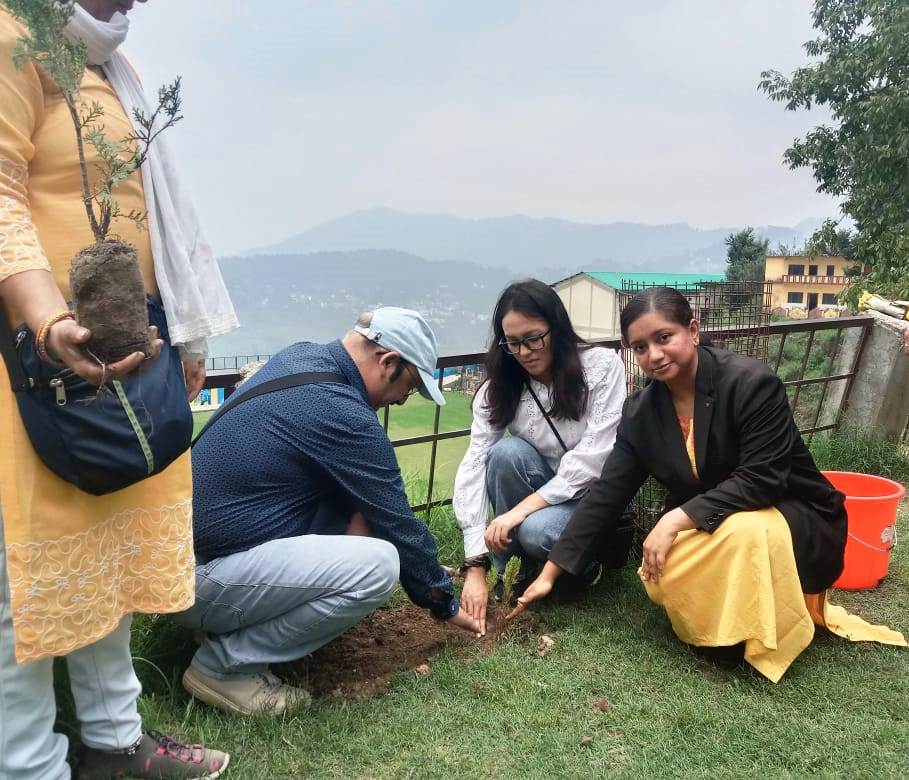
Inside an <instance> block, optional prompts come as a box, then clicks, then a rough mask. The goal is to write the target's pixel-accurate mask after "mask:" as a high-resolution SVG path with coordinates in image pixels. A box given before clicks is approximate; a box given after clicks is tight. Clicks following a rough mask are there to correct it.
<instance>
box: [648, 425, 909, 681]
mask: <svg viewBox="0 0 909 780" xmlns="http://www.w3.org/2000/svg"><path fill="white" fill-rule="evenodd" d="M679 422H680V423H681V426H682V433H683V435H684V437H685V448H686V451H687V453H688V459H689V460H690V461H691V468H692V471H693V472H694V474H695V476H697V466H696V464H695V459H694V430H693V429H694V424H693V422H692V421H691V420H690V419H688V418H679ZM644 588H645V589H646V590H647V595H648V596H649V597H650V599H651V600H652V601H654V602H655V603H657V604H660V605H662V606H663V608H664V609H665V610H666V614H667V615H668V616H669V620H670V622H671V623H672V628H673V630H674V631H675V633H676V635H677V636H678V637H679V639H681V640H682V641H683V642H686V643H688V644H690V645H697V646H701V647H728V646H731V645H737V644H739V643H740V642H744V643H745V660H746V661H747V662H748V663H749V664H751V665H752V666H753V667H754V668H755V669H757V670H758V671H759V672H760V673H761V674H763V675H764V676H765V677H767V678H768V679H769V680H772V681H773V682H779V680H780V678H781V677H782V676H783V674H785V672H786V670H787V669H788V668H789V666H790V665H791V664H792V662H793V661H794V660H795V659H796V658H797V657H798V656H799V654H800V653H801V652H802V651H803V650H804V649H805V648H806V647H808V645H809V644H811V640H812V639H813V638H814V627H815V625H818V626H823V627H824V628H826V629H828V630H829V631H831V632H833V633H834V634H836V635H837V636H841V637H843V638H844V639H850V640H852V641H855V642H860V641H869V642H881V643H883V644H891V645H901V646H905V645H906V640H905V639H904V638H903V635H902V634H900V633H899V632H898V631H891V630H890V629H889V628H886V627H885V626H874V625H871V624H869V623H866V622H865V621H864V620H862V619H861V618H859V617H856V616H855V615H850V614H848V613H847V612H846V611H845V610H844V609H842V608H841V607H835V606H833V605H831V604H828V602H827V594H826V592H825V593H815V594H811V595H805V594H803V593H802V588H801V583H800V581H799V574H798V569H797V567H796V563H795V553H794V551H793V548H792V534H791V533H790V531H789V525H788V523H787V522H786V519H785V518H784V517H783V515H782V514H781V513H780V511H779V510H778V509H776V508H775V507H768V508H767V509H758V510H756V511H753V512H735V513H734V514H731V515H729V517H727V518H726V520H725V521H723V523H722V524H721V525H720V526H719V527H718V528H717V529H716V531H714V532H713V533H712V534H707V533H704V532H703V531H698V530H691V531H682V532H681V533H679V535H678V536H677V537H676V540H675V543H674V544H673V545H672V548H671V549H670V550H669V554H668V555H667V556H666V565H665V568H664V571H663V576H662V577H660V579H659V580H658V581H654V580H645V581H644Z"/></svg>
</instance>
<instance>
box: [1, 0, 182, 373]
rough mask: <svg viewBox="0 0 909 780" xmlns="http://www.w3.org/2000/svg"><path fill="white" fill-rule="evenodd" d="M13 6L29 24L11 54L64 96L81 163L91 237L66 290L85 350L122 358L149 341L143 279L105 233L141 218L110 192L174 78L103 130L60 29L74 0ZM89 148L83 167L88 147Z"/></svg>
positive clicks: (79, 61)
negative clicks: (148, 109) (117, 135)
mask: <svg viewBox="0 0 909 780" xmlns="http://www.w3.org/2000/svg"><path fill="white" fill-rule="evenodd" d="M4 3H5V5H6V6H7V8H8V9H9V10H10V11H11V12H12V14H13V15H14V16H15V17H16V18H18V19H19V20H20V21H22V22H23V23H24V24H25V26H26V27H27V28H28V34H27V35H25V36H23V37H22V38H20V39H19V40H18V41H17V42H16V44H15V46H14V48H13V61H14V62H15V64H16V67H18V68H22V67H24V66H25V65H26V64H27V63H28V62H35V63H36V64H37V65H38V66H39V67H41V68H43V69H44V70H45V71H46V72H47V73H48V75H49V76H50V77H51V79H52V80H53V82H54V84H56V86H57V88H58V89H59V90H60V94H61V95H62V96H63V100H64V102H65V103H66V107H67V109H68V110H69V115H70V117H71V119H72V122H73V129H74V131H75V136H76V150H77V153H78V156H79V167H80V170H81V189H82V202H83V204H84V206H85V214H86V217H87V218H88V223H89V226H90V227H91V231H92V235H93V236H94V239H95V243H94V244H93V245H92V246H89V247H86V248H84V249H82V250H80V251H79V252H77V253H76V256H75V257H74V259H73V262H72V266H71V269H70V292H71V294H72V297H73V303H74V308H75V314H76V319H77V320H78V321H79V323H80V324H81V325H84V326H85V327H86V328H88V329H89V330H91V332H92V339H91V341H90V343H89V347H88V348H89V351H90V353H91V354H92V355H94V356H95V357H96V358H97V359H98V360H99V361H100V362H101V363H110V362H115V361H117V360H120V359H121V358H124V357H126V356H127V355H129V354H131V353H133V352H136V351H146V350H147V347H148V314H147V309H146V304H145V286H144V282H143V280H142V275H141V272H140V270H139V263H138V253H137V250H136V247H135V246H133V245H132V244H128V243H126V242H124V241H122V240H120V239H119V238H117V237H116V236H114V235H112V234H111V232H110V231H111V225H112V223H113V222H114V221H115V220H118V219H126V220H129V221H131V222H133V223H134V224H135V225H136V226H137V227H139V228H142V227H143V226H144V225H145V222H146V219H147V214H146V212H145V211H143V210H138V209H130V210H129V211H123V210H121V207H120V204H119V203H118V202H117V199H116V198H115V197H114V190H115V189H116V187H117V185H119V184H121V183H122V182H123V181H125V180H126V179H128V178H129V177H130V176H132V175H134V174H135V173H136V172H137V171H138V170H139V169H140V168H141V167H142V164H143V163H144V162H145V160H146V158H147V156H148V151H149V148H150V147H151V144H152V143H153V142H154V140H155V139H156V138H157V137H158V135H160V134H161V133H162V132H163V131H164V130H166V129H167V128H169V127H172V126H173V125H175V124H176V123H177V122H179V121H180V120H181V119H182V118H183V117H182V115H181V114H180V108H181V98H180V78H179V77H178V78H177V79H176V80H175V81H174V82H173V84H170V85H167V86H164V87H161V89H159V90H158V105H157V107H156V108H155V110H154V111H153V112H152V113H151V115H150V116H148V115H146V114H145V113H144V112H143V111H141V110H139V109H134V110H133V116H132V118H133V122H132V125H133V129H132V131H131V132H130V133H129V134H127V135H126V136H125V137H124V138H121V139H119V140H112V139H110V138H109V137H108V136H107V135H106V134H105V127H104V124H103V119H104V109H103V107H102V106H101V104H100V103H98V102H97V101H93V102H92V103H91V104H86V103H84V102H83V101H82V100H81V97H80V93H79V87H80V84H81V83H82V78H83V76H84V74H85V69H86V66H87V64H88V58H87V52H86V48H85V45H84V44H83V43H81V42H79V41H72V40H70V39H69V38H68V37H67V36H66V35H65V33H64V29H65V27H66V25H67V24H68V23H69V20H70V18H71V16H72V14H73V11H74V5H75V0H4ZM87 146H90V147H91V148H93V149H94V151H95V160H94V161H93V164H92V167H93V168H94V170H95V176H94V177H92V176H90V175H89V164H88V161H87V159H86V147H87Z"/></svg>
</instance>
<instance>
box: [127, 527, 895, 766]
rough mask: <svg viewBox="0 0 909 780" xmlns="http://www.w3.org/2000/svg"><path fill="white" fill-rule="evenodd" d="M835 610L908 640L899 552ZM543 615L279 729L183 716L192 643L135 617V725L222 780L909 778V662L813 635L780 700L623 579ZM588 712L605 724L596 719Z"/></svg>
mask: <svg viewBox="0 0 909 780" xmlns="http://www.w3.org/2000/svg"><path fill="white" fill-rule="evenodd" d="M907 521H909V513H907V512H904V513H903V516H902V518H901V524H902V526H903V528H906V524H907ZM431 527H432V529H433V531H434V533H435V534H436V536H437V538H438V539H439V541H440V547H441V549H442V550H443V557H445V556H446V555H448V556H452V555H454V556H456V554H457V550H458V549H459V543H460V539H459V534H458V531H457V529H456V527H455V525H454V521H453V518H452V516H451V513H450V510H440V511H436V512H434V513H433V516H432V518H431ZM907 532H909V531H907ZM448 559H449V560H452V561H454V560H456V557H455V558H454V559H453V558H450V557H449V558H448ZM834 595H835V599H834V600H835V602H836V603H841V604H844V605H845V606H847V607H849V608H851V609H853V610H854V611H856V612H858V613H860V614H861V615H862V616H863V617H865V618H867V619H869V620H871V621H873V622H881V623H888V624H889V625H891V626H892V627H894V628H898V629H901V630H902V631H904V632H906V631H909V545H903V546H899V547H897V548H896V549H895V551H894V554H893V559H892V562H891V567H890V575H889V577H888V578H887V579H886V580H885V582H884V583H883V584H882V585H881V587H879V588H878V589H876V590H874V591H871V592H865V593H848V594H847V593H835V594H834ZM536 614H537V617H538V621H539V622H538V624H537V625H536V626H534V627H533V628H524V629H522V630H520V631H518V632H516V633H515V634H513V635H510V636H507V637H506V638H505V640H504V641H503V642H502V643H501V644H500V645H499V646H498V647H497V648H495V649H494V650H493V651H492V652H490V653H488V654H483V653H481V652H479V650H477V651H473V652H471V651H468V653H467V654H466V656H464V655H463V654H460V655H455V654H443V655H442V656H437V657H436V658H435V659H434V660H433V661H431V669H432V671H431V673H430V674H429V675H428V676H426V677H419V678H418V677H416V676H415V675H414V674H413V673H407V672H402V673H401V674H400V675H398V677H396V679H395V681H394V683H393V685H392V688H391V690H390V691H389V692H388V693H387V694H385V695H382V696H378V697H375V698H370V699H365V700H360V701H340V700H337V699H322V700H317V701H316V702H315V704H314V705H313V707H312V708H311V709H309V710H306V711H304V712H301V713H298V714H296V715H293V716H287V717H284V718H281V719H278V720H271V719H266V718H257V719H251V720H244V719H240V718H234V717H229V716H227V715H224V714H221V713H218V712H216V711H214V710H211V709H209V708H206V707H204V706H199V705H196V704H195V703H193V702H192V701H190V700H189V698H188V697H187V696H186V695H185V694H184V692H183V690H182V688H181V687H180V684H179V676H180V674H181V673H182V671H183V668H184V666H185V664H186V663H187V662H188V660H189V658H190V656H191V654H192V651H193V644H192V641H191V639H190V637H189V636H187V635H186V633H185V632H182V631H180V630H178V629H176V628H174V627H173V626H172V624H171V623H170V621H169V620H168V619H167V618H151V617H144V618H139V619H138V620H137V624H136V627H135V630H134V648H133V649H134V653H135V655H136V656H138V657H140V658H141V660H137V664H136V666H137V669H138V671H139V674H140V676H141V678H142V680H143V684H144V690H145V693H144V694H143V696H142V699H141V710H142V714H143V717H144V718H145V719H146V722H147V723H148V724H149V725H151V726H154V727H155V728H161V729H164V730H170V731H176V732H180V733H182V734H186V735H189V736H191V737H192V738H193V739H201V740H204V741H206V742H209V743H211V744H214V745H218V746H220V747H224V748H226V749H228V750H230V752H231V753H232V755H233V760H232V763H231V771H230V774H229V777H231V778H252V779H255V780H258V779H260V778H262V779H264V778H270V779H271V778H302V777H319V778H322V777H330V778H380V777H381V778H385V777H413V778H451V777H471V778H472V777H484V778H485V777H488V778H499V777H503V776H504V777H532V778H537V777H540V778H543V777H571V778H574V777H577V778H583V777H594V776H598V775H608V776H617V777H654V778H657V777H669V776H674V777H679V776H687V777H760V776H774V777H805V776H807V775H809V774H816V775H818V776H822V777H869V778H871V777H874V778H891V777H892V778H901V777H906V776H907V775H909V708H907V704H909V651H907V650H905V649H901V648H893V647H881V646H875V645H862V644H852V643H849V642H846V641H844V640H840V639H836V638H833V637H830V636H827V635H823V636H818V637H817V638H816V639H815V642H814V644H813V645H812V646H811V647H810V648H809V649H808V650H807V651H806V652H805V653H804V654H803V655H802V656H801V657H800V658H799V659H798V660H797V661H796V663H795V664H794V666H793V667H792V668H791V669H790V670H789V672H788V673H787V675H786V676H785V677H784V678H783V680H782V682H781V683H780V684H778V685H773V684H771V683H769V682H767V681H766V680H765V679H764V678H762V677H761V676H760V675H758V674H757V673H756V672H754V671H753V670H751V668H750V667H743V668H735V669H724V668H721V667H718V666H715V665H714V664H712V663H711V662H709V661H706V660H703V659H701V658H700V657H699V656H696V655H695V654H694V653H693V652H691V651H690V650H689V649H687V648H686V647H685V646H684V645H682V644H681V643H680V642H679V641H678V640H677V639H676V638H675V636H674V634H673V633H672V630H671V627H670V626H669V624H668V621H667V619H666V617H665V615H664V613H663V611H662V610H661V609H660V608H659V607H657V606H656V605H654V604H651V603H650V602H649V601H648V600H647V598H646V596H645V595H644V592H643V590H642V588H641V586H640V583H639V582H638V580H637V577H636V576H635V574H634V571H633V569H632V567H631V566H629V567H628V568H627V569H626V570H624V571H622V572H619V573H613V574H612V575H610V576H609V577H608V578H607V579H606V580H605V581H604V582H603V583H602V584H601V585H600V586H599V587H598V588H597V590H596V591H595V592H594V593H593V594H591V595H590V596H589V597H587V598H586V599H584V600H582V601H581V602H580V603H576V604H573V605H559V604H556V603H549V604H546V605H545V606H543V607H541V608H540V609H538V610H537V611H536ZM543 631H545V632H546V633H548V634H549V635H551V636H552V637H553V639H554V640H555V647H554V649H553V651H552V652H551V653H550V654H549V655H548V656H546V657H545V658H541V657H539V656H538V655H537V653H536V650H535V648H536V644H537V641H538V635H539V634H540V633H541V632H543ZM598 697H604V698H605V699H606V700H607V701H608V702H609V708H608V711H606V712H600V711H599V710H596V709H595V708H594V707H593V702H594V701H595V700H596V699H597V698H598ZM588 736H589V737H591V739H590V740H589V741H585V743H584V744H582V743H581V740H582V738H584V737H588Z"/></svg>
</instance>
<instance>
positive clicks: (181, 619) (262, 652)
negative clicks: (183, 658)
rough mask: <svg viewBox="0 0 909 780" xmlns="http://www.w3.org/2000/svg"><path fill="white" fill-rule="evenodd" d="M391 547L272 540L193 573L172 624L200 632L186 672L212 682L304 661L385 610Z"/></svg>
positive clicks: (343, 540)
mask: <svg viewBox="0 0 909 780" xmlns="http://www.w3.org/2000/svg"><path fill="white" fill-rule="evenodd" d="M399 569H400V563H399V561H398V551H397V550H396V549H395V547H394V545H392V544H390V543H388V542H386V541H383V540H382V539H373V538H371V537H367V536H343V535H336V536H330V535H318V534H310V535H307V536H296V537H291V538H289V539H275V540H273V541H270V542H266V543H265V544H261V545H259V546H258V547H254V548H252V549H251V550H247V551H245V552H239V553H235V554H233V555H227V556H224V557H223V558H215V559H214V560H212V561H208V562H207V563H205V564H203V565H199V566H197V567H196V603H195V604H194V605H193V606H192V607H191V608H190V609H188V610H187V611H186V612H183V613H181V614H180V615H177V616H175V619H176V621H177V622H178V623H179V624H181V625H183V626H186V627H187V628H194V629H201V630H202V631H204V632H205V639H204V641H203V643H202V646H201V647H200V648H199V650H198V651H197V652H196V654H195V656H194V657H193V660H192V665H193V666H195V667H196V668H198V669H199V671H201V672H202V673H203V674H207V675H209V676H211V677H217V678H219V679H228V678H231V677H249V676H252V675H255V674H260V673H262V672H264V671H266V670H267V669H268V665H269V664H270V663H276V662H281V661H293V660H296V659H298V658H302V657H303V656H305V655H308V654H310V653H312V652H313V651H315V650H317V649H318V648H320V647H321V646H322V645H324V644H326V643H327V642H329V641H331V640H332V639H334V638H335V637H336V636H339V635H340V634H342V633H344V631H346V630H347V629H348V628H350V627H351V626H352V625H354V624H355V623H356V622H357V621H359V620H360V619H362V618H364V617H365V616H366V615H368V614H370V613H371V612H373V611H375V610H376V609H378V608H379V607H380V606H381V605H382V604H384V603H385V601H386V599H388V596H389V595H390V594H391V591H392V590H393V589H394V587H395V584H396V583H397V581H398V574H399Z"/></svg>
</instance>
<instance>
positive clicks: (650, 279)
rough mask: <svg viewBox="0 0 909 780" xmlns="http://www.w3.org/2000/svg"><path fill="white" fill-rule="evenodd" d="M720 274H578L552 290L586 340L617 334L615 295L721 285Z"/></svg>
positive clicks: (580, 334)
mask: <svg viewBox="0 0 909 780" xmlns="http://www.w3.org/2000/svg"><path fill="white" fill-rule="evenodd" d="M724 280H725V276H723V274H673V273H659V272H656V273H624V272H622V271H580V272H578V273H576V274H574V275H572V276H569V277H567V278H566V279H560V280H559V281H558V282H555V283H554V284H553V285H552V287H553V289H554V290H555V291H556V292H557V293H558V294H559V297H560V298H561V299H562V302H563V303H564V304H565V308H566V309H568V315H569V316H570V317H571V322H572V324H573V325H574V327H575V330H577V332H578V335H579V336H581V337H582V338H585V339H589V340H598V339H607V338H613V337H615V336H617V335H618V334H619V301H618V296H617V295H616V292H617V291H619V290H623V289H629V288H631V289H637V288H639V287H659V286H665V287H686V288H687V289H688V290H690V289H691V288H693V287H695V286H696V285H698V284H700V283H702V282H722V281H724Z"/></svg>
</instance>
